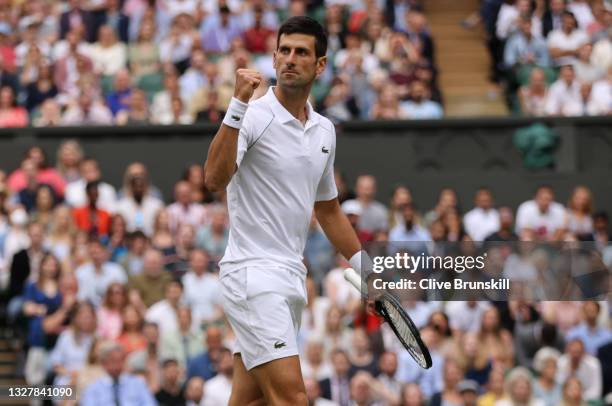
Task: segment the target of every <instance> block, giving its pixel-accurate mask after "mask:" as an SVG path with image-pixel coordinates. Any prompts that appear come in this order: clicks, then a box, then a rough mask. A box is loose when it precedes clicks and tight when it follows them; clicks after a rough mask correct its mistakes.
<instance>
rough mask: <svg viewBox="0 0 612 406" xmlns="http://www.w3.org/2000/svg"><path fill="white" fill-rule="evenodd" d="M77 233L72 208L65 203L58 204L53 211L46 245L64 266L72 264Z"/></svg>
mask: <svg viewBox="0 0 612 406" xmlns="http://www.w3.org/2000/svg"><path fill="white" fill-rule="evenodd" d="M75 235H76V228H75V226H74V221H73V218H72V210H71V209H70V208H69V207H67V206H64V205H60V206H57V207H56V208H55V210H54V212H53V221H52V222H51V224H50V225H49V233H48V234H47V238H46V239H45V245H47V246H48V247H49V251H50V252H51V253H53V255H55V257H57V259H58V260H59V261H60V263H62V264H63V266H64V267H67V266H68V265H69V264H71V251H72V245H73V242H74V237H75Z"/></svg>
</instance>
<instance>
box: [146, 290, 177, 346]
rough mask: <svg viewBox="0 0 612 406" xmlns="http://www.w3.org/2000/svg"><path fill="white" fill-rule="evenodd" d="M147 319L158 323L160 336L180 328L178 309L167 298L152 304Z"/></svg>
mask: <svg viewBox="0 0 612 406" xmlns="http://www.w3.org/2000/svg"><path fill="white" fill-rule="evenodd" d="M145 320H146V321H148V322H152V323H155V324H157V327H159V336H160V337H163V336H165V335H168V334H169V333H172V332H173V331H176V330H178V329H179V323H178V317H177V315H176V311H175V310H174V308H173V307H172V305H171V304H170V302H168V301H167V300H166V299H164V300H160V301H159V302H157V303H154V304H153V305H151V307H149V309H148V310H147V313H146V314H145Z"/></svg>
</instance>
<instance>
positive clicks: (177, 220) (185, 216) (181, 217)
mask: <svg viewBox="0 0 612 406" xmlns="http://www.w3.org/2000/svg"><path fill="white" fill-rule="evenodd" d="M174 198H175V202H174V203H172V204H170V205H169V206H168V207H167V208H166V212H167V213H168V222H169V226H170V231H171V232H172V233H173V234H176V232H177V230H178V228H179V226H180V225H182V224H188V225H191V226H194V227H199V226H201V225H203V224H204V223H205V221H206V220H207V215H206V210H205V209H204V206H203V205H201V204H200V203H196V202H193V201H192V199H191V186H190V185H189V183H188V182H187V181H179V182H177V183H176V185H175V186H174Z"/></svg>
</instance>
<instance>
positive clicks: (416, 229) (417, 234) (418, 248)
mask: <svg viewBox="0 0 612 406" xmlns="http://www.w3.org/2000/svg"><path fill="white" fill-rule="evenodd" d="M402 215H403V223H400V224H398V225H396V226H395V227H393V229H391V231H389V241H392V242H393V243H391V244H389V248H390V249H391V250H392V251H393V252H397V251H398V250H400V249H407V250H410V252H412V253H413V254H414V255H417V254H418V253H423V252H427V246H426V244H425V243H426V242H427V241H431V236H430V235H429V231H427V229H425V228H424V227H422V226H421V225H419V224H416V216H415V210H414V206H413V205H412V204H405V205H403V206H402Z"/></svg>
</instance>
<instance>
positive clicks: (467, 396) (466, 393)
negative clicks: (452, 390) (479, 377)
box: [457, 379, 480, 406]
mask: <svg viewBox="0 0 612 406" xmlns="http://www.w3.org/2000/svg"><path fill="white" fill-rule="evenodd" d="M457 389H458V390H459V393H460V394H461V398H462V400H463V404H464V405H465V406H476V399H477V398H478V393H479V392H480V385H478V382H476V381H474V380H472V379H464V380H463V381H461V382H459V384H458V385H457Z"/></svg>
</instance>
